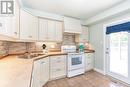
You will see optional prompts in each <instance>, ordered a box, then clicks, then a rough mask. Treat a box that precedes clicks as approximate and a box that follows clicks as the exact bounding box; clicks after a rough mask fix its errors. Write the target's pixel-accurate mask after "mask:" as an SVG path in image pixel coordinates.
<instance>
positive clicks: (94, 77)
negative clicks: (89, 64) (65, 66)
mask: <svg viewBox="0 0 130 87" xmlns="http://www.w3.org/2000/svg"><path fill="white" fill-rule="evenodd" d="M44 87H129V86H125V85H123V84H121V83H118V82H116V83H115V82H113V81H111V80H110V79H109V78H108V77H106V76H103V75H101V74H99V73H97V72H95V71H91V72H88V73H85V74H84V75H80V76H76V77H73V78H64V79H58V80H54V81H50V82H48V83H47V84H46V85H45V86H44Z"/></svg>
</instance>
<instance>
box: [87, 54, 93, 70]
mask: <svg viewBox="0 0 130 87" xmlns="http://www.w3.org/2000/svg"><path fill="white" fill-rule="evenodd" d="M93 67H94V53H86V71H88V70H91V69H93Z"/></svg>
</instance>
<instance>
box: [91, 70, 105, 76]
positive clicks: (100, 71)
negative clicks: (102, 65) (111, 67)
mask: <svg viewBox="0 0 130 87" xmlns="http://www.w3.org/2000/svg"><path fill="white" fill-rule="evenodd" d="M93 70H94V71H96V72H98V73H101V74H103V75H105V73H104V71H102V70H100V69H97V68H94V69H93Z"/></svg>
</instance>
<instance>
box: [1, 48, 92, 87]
mask: <svg viewBox="0 0 130 87" xmlns="http://www.w3.org/2000/svg"><path fill="white" fill-rule="evenodd" d="M86 52H87V53H90V52H94V51H86ZM66 54H67V53H62V52H50V53H47V54H45V55H41V56H39V57H35V58H33V59H22V58H18V56H17V55H14V56H7V57H5V58H3V59H0V87H29V86H30V81H31V74H32V69H33V62H34V60H38V59H41V58H45V57H48V56H54V55H66Z"/></svg>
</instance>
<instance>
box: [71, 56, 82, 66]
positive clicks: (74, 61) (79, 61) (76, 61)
mask: <svg viewBox="0 0 130 87" xmlns="http://www.w3.org/2000/svg"><path fill="white" fill-rule="evenodd" d="M71 61H72V65H79V64H82V58H80V57H74V58H72V60H71Z"/></svg>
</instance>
